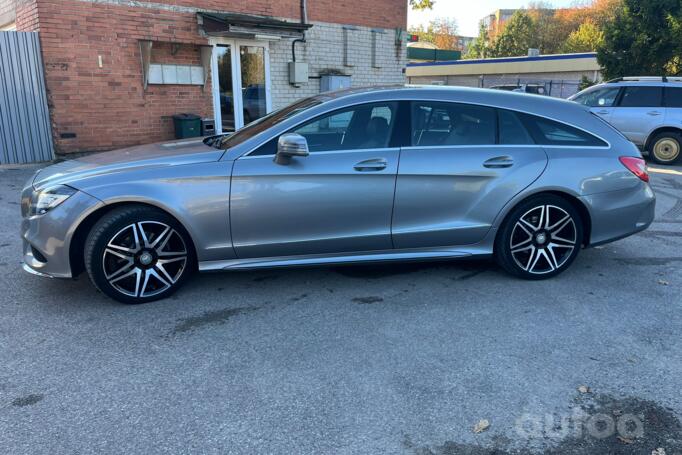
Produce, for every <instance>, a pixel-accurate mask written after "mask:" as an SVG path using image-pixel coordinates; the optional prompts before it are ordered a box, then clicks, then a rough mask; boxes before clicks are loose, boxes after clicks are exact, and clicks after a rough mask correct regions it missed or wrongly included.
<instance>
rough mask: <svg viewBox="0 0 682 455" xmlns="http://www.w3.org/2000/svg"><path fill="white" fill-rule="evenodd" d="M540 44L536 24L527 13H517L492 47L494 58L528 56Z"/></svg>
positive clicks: (521, 11) (520, 11) (522, 11)
mask: <svg viewBox="0 0 682 455" xmlns="http://www.w3.org/2000/svg"><path fill="white" fill-rule="evenodd" d="M537 43H538V40H537V34H536V29H535V23H534V22H533V18H532V17H531V16H530V14H528V12H527V11H524V10H519V11H516V12H515V13H514V14H513V15H512V17H511V18H510V19H509V21H508V22H507V23H506V24H505V26H504V29H503V30H502V32H501V33H500V34H499V35H497V38H495V42H494V43H493V44H492V46H491V48H492V49H491V56H492V57H507V56H518V55H526V54H527V53H528V49H529V48H531V47H536V46H537Z"/></svg>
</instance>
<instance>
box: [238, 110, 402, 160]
mask: <svg viewBox="0 0 682 455" xmlns="http://www.w3.org/2000/svg"><path fill="white" fill-rule="evenodd" d="M401 101H405V100H399V99H398V100H396V99H390V100H379V101H362V102H359V103H353V104H347V105H345V106H343V107H336V108H331V109H327V110H326V111H323V112H320V113H319V114H317V115H315V116H314V117H312V118H307V119H305V120H302V121H300V122H298V123H296V124H294V125H292V126H291V127H289V128H287V129H286V130H285V131H282V132H281V133H278V134H276V135H273V136H270V137H269V138H267V139H266V140H264V141H263V142H261V143H259V144H258V145H256V146H254V147H253V148H252V149H251V150H249V151H248V152H245V153H244V154H243V155H241V156H240V157H239V158H237V159H241V158H247V157H250V156H251V154H252V153H253V152H255V151H256V149H258V148H260V147H261V146H263V145H264V144H265V143H266V142H269V141H271V140H272V139H274V138H275V137H276V136H281V135H282V134H287V133H290V132H291V130H292V129H294V128H297V127H299V126H301V125H302V124H304V123H307V122H310V121H313V120H315V119H316V118H318V117H322V116H323V115H327V114H329V113H330V112H334V111H341V110H344V109H349V108H352V107H355V106H362V105H363V104H380V103H400V102H401ZM263 132H265V131H263ZM379 150H385V148H382V149H379ZM310 153H311V154H313V153H324V152H310ZM258 156H275V155H274V154H273V155H258Z"/></svg>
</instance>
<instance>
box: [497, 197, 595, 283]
mask: <svg viewBox="0 0 682 455" xmlns="http://www.w3.org/2000/svg"><path fill="white" fill-rule="evenodd" d="M547 207H549V208H547ZM546 213H549V222H547V217H546ZM566 217H569V219H568V221H565V220H566ZM564 223H565V224H564ZM534 229H535V230H534ZM571 242H572V246H571V247H569V246H568V245H569V244H571ZM582 243H583V222H582V219H581V217H580V213H579V212H578V211H577V210H576V209H575V207H573V205H572V204H571V203H570V202H568V201H567V200H565V199H564V198H562V197H560V196H556V195H552V194H543V195H538V196H534V197H532V198H530V199H528V200H526V201H523V202H521V203H520V204H519V205H518V206H516V207H515V208H514V209H513V210H512V211H511V212H510V213H509V215H507V217H506V218H505V220H504V222H503V224H502V226H501V228H500V232H499V234H498V236H497V239H496V242H495V258H496V259H497V262H498V263H499V264H500V266H501V267H502V268H504V269H505V270H506V271H507V272H509V273H511V274H513V275H516V276H518V277H521V278H524V279H527V280H542V279H546V278H551V277H553V276H556V275H558V274H559V273H561V272H563V271H564V270H566V269H567V268H568V267H569V266H570V265H571V263H573V261H574V260H575V258H576V257H577V256H578V253H579V251H580V248H581V247H582ZM512 247H514V248H512ZM533 255H535V256H533Z"/></svg>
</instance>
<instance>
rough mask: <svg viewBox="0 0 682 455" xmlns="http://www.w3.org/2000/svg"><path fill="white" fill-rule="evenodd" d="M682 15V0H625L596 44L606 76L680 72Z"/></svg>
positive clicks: (598, 58) (656, 74) (655, 74)
mask: <svg viewBox="0 0 682 455" xmlns="http://www.w3.org/2000/svg"><path fill="white" fill-rule="evenodd" d="M681 16H682V2H680V0H646V1H643V0H623V2H622V5H621V6H620V7H618V8H617V10H616V12H615V15H614V17H613V19H612V20H611V21H608V22H606V24H605V25H604V40H603V42H602V43H601V44H600V45H599V46H598V48H597V60H598V61H599V64H600V65H601V66H602V67H603V68H604V70H603V72H602V73H603V75H604V77H605V78H606V79H612V78H616V77H621V76H644V75H651V76H660V75H669V74H676V73H679V70H680V67H679V55H680V51H681V50H682V44H680V42H681V41H682V36H681V35H680V26H679V24H680V17H681Z"/></svg>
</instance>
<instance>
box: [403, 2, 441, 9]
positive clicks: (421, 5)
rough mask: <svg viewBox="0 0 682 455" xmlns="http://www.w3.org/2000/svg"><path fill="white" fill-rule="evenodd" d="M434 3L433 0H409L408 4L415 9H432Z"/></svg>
mask: <svg viewBox="0 0 682 455" xmlns="http://www.w3.org/2000/svg"><path fill="white" fill-rule="evenodd" d="M434 3H435V1H434V0H409V5H410V6H411V7H412V9H416V10H424V9H433V4H434Z"/></svg>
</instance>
